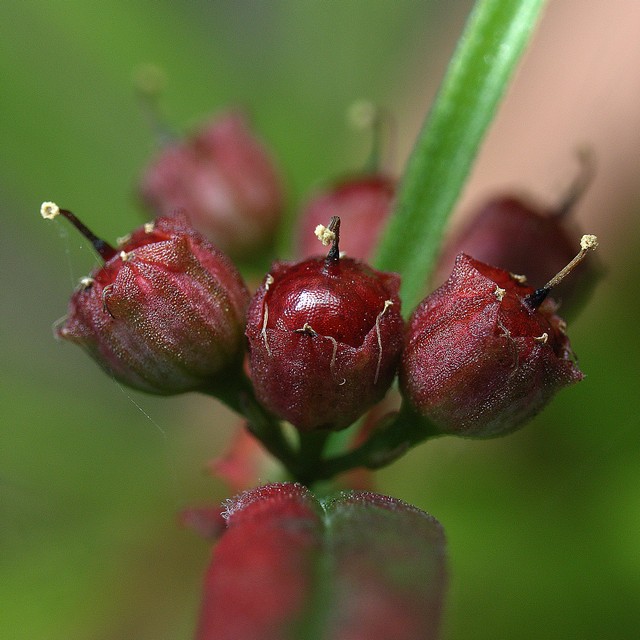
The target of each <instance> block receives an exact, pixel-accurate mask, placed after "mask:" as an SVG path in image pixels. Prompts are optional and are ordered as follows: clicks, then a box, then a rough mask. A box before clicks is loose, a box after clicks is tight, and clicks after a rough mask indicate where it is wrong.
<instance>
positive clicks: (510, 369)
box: [400, 236, 595, 438]
mask: <svg viewBox="0 0 640 640" xmlns="http://www.w3.org/2000/svg"><path fill="white" fill-rule="evenodd" d="M585 238H593V243H594V244H592V245H590V246H589V247H588V248H593V247H594V246H595V238H594V237H593V236H585ZM583 240H584V239H583ZM587 250H588V249H586V248H583V250H582V251H581V252H580V254H579V256H578V257H577V258H576V259H574V261H572V263H571V264H570V265H569V266H568V267H567V268H565V269H564V270H563V271H562V272H561V273H560V274H559V275H558V277H557V278H555V279H553V280H552V281H551V282H549V283H548V284H547V285H546V286H545V287H542V288H540V289H537V290H534V289H533V288H532V287H530V286H528V285H526V284H524V282H523V281H522V278H519V277H517V276H514V275H513V274H511V273H509V272H507V271H504V270H502V269H497V268H495V267H492V266H489V265H487V264H484V263H482V262H480V261H478V260H474V259H473V258H470V257H469V256H467V255H464V254H461V255H460V256H458V258H457V259H456V263H455V266H454V268H453V271H452V273H451V276H450V277H449V279H448V280H447V281H446V282H445V284H444V285H442V286H441V287H440V288H439V289H437V290H436V291H434V292H433V293H432V294H431V295H430V296H428V297H427V298H426V299H425V300H424V301H423V302H422V303H421V304H420V305H419V307H418V308H417V309H416V311H415V312H414V314H413V316H412V318H411V320H410V324H409V330H408V332H407V340H406V345H405V350H404V353H403V357H402V365H401V369H400V382H401V389H402V391H403V394H404V395H405V396H406V397H407V398H408V400H409V401H410V402H411V404H412V405H413V406H414V407H415V409H416V410H417V411H418V412H419V413H421V414H422V415H424V416H426V417H427V418H429V419H430V420H431V421H432V422H433V423H434V424H435V425H436V426H437V427H438V428H439V429H440V430H441V431H442V432H444V433H451V434H455V435H461V436H473V437H481V438H486V437H492V436H499V435H502V434H505V433H508V432H510V431H513V430H514V429H517V428H518V427H519V426H521V425H522V424H523V423H524V422H526V421H527V420H528V419H529V418H531V417H533V416H534V415H535V414H536V413H538V412H539V411H540V410H541V409H542V408H543V407H544V406H545V405H546V404H547V403H548V402H549V400H550V399H551V398H552V396H553V395H554V394H555V393H556V391H558V390H559V389H561V388H563V387H565V386H567V385H570V384H573V383H574V382H577V381H579V380H581V379H582V377H583V375H582V373H581V371H580V370H579V369H578V367H577V366H576V364H575V362H574V355H573V352H572V350H571V345H570V343H569V339H568V338H567V336H566V334H565V323H564V321H563V320H562V319H561V318H560V317H558V316H557V315H555V310H556V304H555V303H554V302H553V300H551V299H550V298H548V297H547V294H548V293H549V291H550V290H551V288H552V287H553V286H554V285H555V284H556V283H558V282H559V280H561V279H562V278H563V277H564V275H566V273H568V271H570V270H571V269H572V268H573V267H574V266H575V265H576V264H577V262H579V260H581V259H582V258H583V257H584V254H585V253H586V251H587Z"/></svg>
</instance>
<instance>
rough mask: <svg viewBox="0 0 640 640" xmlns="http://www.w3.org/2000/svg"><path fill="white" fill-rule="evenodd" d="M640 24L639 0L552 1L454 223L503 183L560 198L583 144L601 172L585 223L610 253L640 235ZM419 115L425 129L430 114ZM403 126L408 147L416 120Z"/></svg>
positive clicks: (549, 201)
mask: <svg viewBox="0 0 640 640" xmlns="http://www.w3.org/2000/svg"><path fill="white" fill-rule="evenodd" d="M639 32H640V3H639V2H637V1H636V0H612V1H611V2H590V1H586V2H585V1H584V0H555V1H553V0H552V1H551V2H549V3H548V5H547V7H546V10H545V11H544V13H543V16H542V20H541V21H540V24H539V26H538V28H537V30H536V32H535V34H534V37H533V39H532V41H531V44H530V46H529V49H528V51H527V52H526V53H525V56H524V58H523V60H522V62H521V65H520V67H519V69H518V70H517V72H516V74H515V78H514V80H513V82H512V85H511V86H510V88H509V89H508V91H507V94H506V97H505V99H504V101H503V103H502V105H501V106H500V108H499V111H498V114H497V117H496V119H495V121H494V123H493V125H492V127H491V129H490V131H489V133H488V135H487V137H486V139H485V142H484V144H483V146H482V148H481V151H480V154H479V156H478V159H477V161H476V164H475V167H474V170H473V173H472V175H471V178H470V180H469V182H468V183H467V186H466V188H465V190H464V192H463V194H462V198H461V199H460V201H459V203H458V205H457V207H456V216H455V219H454V225H453V226H452V228H455V226H456V223H457V222H459V220H460V219H461V218H463V217H464V216H466V215H469V214H470V213H471V212H472V211H474V209H475V208H476V207H478V206H479V205H480V204H482V203H483V202H484V200H485V199H486V198H488V197H490V196H491V195H495V194H497V193H505V192H510V193H511V192H512V193H516V194H520V193H522V194H526V195H530V196H531V197H532V198H533V199H534V200H535V201H539V202H540V203H541V205H542V206H549V207H553V206H554V205H556V204H558V203H559V202H561V200H562V198H563V197H564V196H565V194H566V192H567V189H568V188H569V186H570V184H571V182H572V180H573V179H574V178H575V176H576V174H577V172H578V170H579V168H578V162H577V158H576V154H577V151H579V150H580V149H581V148H586V149H588V150H590V151H591V152H592V153H593V156H594V159H595V167H596V171H595V179H594V180H593V182H592V184H591V185H590V186H589V188H588V189H587V191H586V193H585V194H584V196H583V198H582V199H581V201H580V203H579V204H578V206H577V207H576V209H575V212H574V213H573V218H574V219H575V220H576V221H577V222H578V223H579V226H580V227H581V228H582V229H583V230H584V231H585V232H590V233H595V234H597V235H598V237H599V238H600V240H601V249H600V251H601V256H603V257H604V259H605V261H607V262H615V257H616V256H619V253H618V251H619V250H618V249H617V248H616V247H617V245H618V243H623V244H626V243H628V242H629V241H631V240H632V238H635V239H636V240H637V236H636V233H637V231H638V224H637V222H636V221H635V216H634V214H636V213H637V210H638V206H639V205H638V203H639V202H640V73H639V71H638V70H639V69H640V37H638V33H639ZM416 86H420V84H419V82H416ZM432 90H433V89H432V88H429V89H428V91H429V92H431V91H432ZM429 95H431V93H429ZM419 102H420V104H423V103H424V100H419ZM414 117H415V128H416V129H417V128H418V127H419V126H420V123H421V121H422V118H423V117H424V114H423V113H418V112H416V113H415V114H414ZM400 130H401V132H402V135H401V137H402V139H401V144H400V147H401V148H402V149H407V150H408V149H410V148H411V145H412V143H413V142H412V139H411V137H410V136H409V129H408V128H407V127H402V128H401V129H400ZM412 131H413V130H412ZM578 240H579V238H576V247H577V246H578ZM612 258H613V260H611V259H612Z"/></svg>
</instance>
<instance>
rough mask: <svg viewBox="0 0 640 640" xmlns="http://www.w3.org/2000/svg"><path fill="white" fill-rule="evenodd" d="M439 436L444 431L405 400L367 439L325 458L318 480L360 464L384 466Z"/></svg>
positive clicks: (373, 467) (319, 470)
mask: <svg viewBox="0 0 640 640" xmlns="http://www.w3.org/2000/svg"><path fill="white" fill-rule="evenodd" d="M438 435H441V434H440V432H438V431H437V429H436V428H435V427H434V426H433V425H432V424H431V423H430V422H429V421H428V420H427V419H426V418H423V417H422V416H420V415H418V414H417V413H415V411H413V409H412V408H411V407H410V406H409V404H408V403H406V402H405V403H403V405H402V407H401V408H400V411H399V412H398V413H396V414H394V415H393V416H392V417H390V418H387V419H383V424H382V425H380V426H379V427H378V428H377V429H376V430H375V431H374V432H373V433H372V434H371V436H370V437H369V439H368V440H367V441H366V442H364V443H363V444H361V445H360V446H359V447H356V448H355V449H352V450H351V451H348V452H346V453H344V454H342V455H339V456H335V457H333V458H328V459H326V460H324V462H323V463H322V465H321V466H320V467H319V469H318V471H317V476H316V479H318V480H323V479H328V478H332V477H333V476H335V475H338V474H339V473H344V472H345V471H349V470H350V469H354V468H356V467H365V468H367V469H378V468H380V467H384V466H386V465H388V464H390V463H391V462H393V461H394V460H396V459H398V458H399V457H401V456H402V455H404V454H405V453H406V452H407V451H408V450H409V449H410V448H411V447H414V446H416V445H417V444H420V443H421V442H424V441H425V440H427V439H428V438H432V437H435V436H438Z"/></svg>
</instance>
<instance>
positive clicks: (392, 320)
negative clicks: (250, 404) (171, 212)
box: [246, 223, 403, 431]
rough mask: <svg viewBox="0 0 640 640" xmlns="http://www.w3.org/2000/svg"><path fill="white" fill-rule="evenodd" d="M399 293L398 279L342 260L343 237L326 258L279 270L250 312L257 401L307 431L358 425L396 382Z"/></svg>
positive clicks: (281, 266)
mask: <svg viewBox="0 0 640 640" xmlns="http://www.w3.org/2000/svg"><path fill="white" fill-rule="evenodd" d="M338 224H339V223H338ZM399 286H400V278H399V277H398V276H397V275H395V274H390V273H382V272H380V271H375V270H374V269H372V268H371V267H369V266H367V265H366V264H364V263H363V262H360V261H357V260H353V259H350V258H340V257H339V251H338V244H337V236H336V239H335V240H334V243H333V246H332V249H331V251H330V252H329V256H327V258H321V257H318V258H310V259H308V260H304V261H302V262H299V263H287V262H276V263H275V264H274V265H273V267H272V269H271V272H270V274H269V275H267V277H266V279H265V281H264V283H263V284H262V286H261V287H260V288H259V289H258V291H257V292H256V294H255V296H254V297H253V299H252V301H251V303H250V305H249V311H248V320H247V330H246V335H247V337H248V339H249V347H250V365H251V378H252V380H253V384H254V388H255V390H256V394H257V396H258V399H259V400H260V401H261V402H262V403H263V404H264V405H265V406H266V407H267V408H268V409H269V410H271V411H272V412H273V413H274V414H276V415H277V416H278V417H280V418H283V419H285V420H288V421H289V422H291V423H292V424H293V425H294V426H296V427H297V428H298V429H300V430H301V431H311V430H314V429H341V428H344V427H347V426H349V425H350V424H352V423H353V422H354V421H355V420H356V419H357V418H359V417H360V416H361V415H362V414H363V413H364V412H365V411H366V410H367V409H369V408H370V407H371V406H372V405H373V404H375V403H376V402H377V401H378V400H380V399H381V398H382V397H383V396H384V394H385V392H386V391H387V389H388V388H389V386H390V384H391V382H392V380H393V377H394V375H395V372H396V367H397V363H398V359H399V355H400V350H401V348H402V335H401V334H402V331H403V321H402V317H401V315H400V299H399V297H398V290H399Z"/></svg>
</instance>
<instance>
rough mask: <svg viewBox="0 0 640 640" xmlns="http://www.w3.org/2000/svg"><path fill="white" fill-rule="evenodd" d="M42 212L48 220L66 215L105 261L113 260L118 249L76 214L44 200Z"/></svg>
mask: <svg viewBox="0 0 640 640" xmlns="http://www.w3.org/2000/svg"><path fill="white" fill-rule="evenodd" d="M40 214H41V215H42V217H43V218H45V219H46V220H53V219H54V218H56V217H57V216H59V215H61V216H63V217H65V218H66V219H67V220H68V221H69V222H70V223H71V224H72V225H73V226H74V227H75V228H76V229H77V230H78V231H79V232H80V233H81V234H82V235H83V236H84V237H85V238H86V239H87V240H89V242H90V243H91V244H92V245H93V248H94V249H95V250H96V251H97V252H98V253H99V254H100V257H101V258H102V259H103V260H104V261H105V262H107V261H109V260H111V258H113V256H115V255H116V254H117V253H118V251H117V250H116V249H114V248H113V247H112V246H111V245H110V244H109V243H107V242H105V241H104V240H102V238H98V236H96V235H95V234H94V233H93V232H92V231H91V230H90V229H89V228H88V227H86V226H85V225H84V224H83V223H82V222H80V220H78V218H76V216H75V215H74V214H73V213H72V212H71V211H68V210H67V209H61V208H60V207H59V206H58V205H57V204H56V203H55V202H43V203H42V206H41V207H40Z"/></svg>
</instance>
